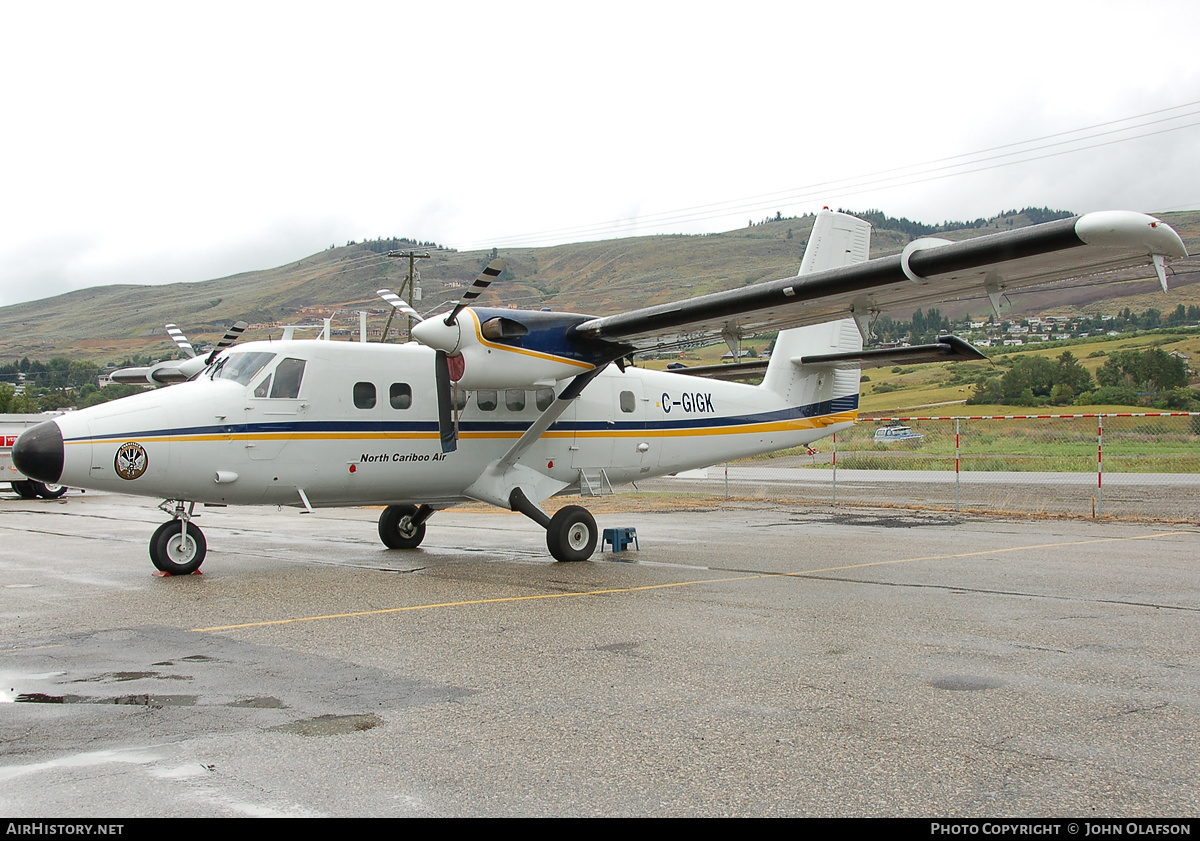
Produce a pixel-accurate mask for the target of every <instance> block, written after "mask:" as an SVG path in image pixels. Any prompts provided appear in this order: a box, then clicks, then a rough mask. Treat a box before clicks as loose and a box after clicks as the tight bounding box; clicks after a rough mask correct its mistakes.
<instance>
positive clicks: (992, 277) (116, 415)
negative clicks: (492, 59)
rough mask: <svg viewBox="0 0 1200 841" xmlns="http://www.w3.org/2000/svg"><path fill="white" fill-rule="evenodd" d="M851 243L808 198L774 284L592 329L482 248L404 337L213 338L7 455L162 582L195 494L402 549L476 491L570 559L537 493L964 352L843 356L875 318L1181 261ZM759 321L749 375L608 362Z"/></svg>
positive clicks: (632, 465) (188, 538)
mask: <svg viewBox="0 0 1200 841" xmlns="http://www.w3.org/2000/svg"><path fill="white" fill-rule="evenodd" d="M869 243H870V225H869V224H868V223H866V222H864V221H862V220H860V219H857V218H854V217H852V216H848V215H845V214H841V213H832V212H828V211H826V212H823V213H821V214H819V216H818V218H817V220H816V224H815V225H814V227H813V231H812V235H811V237H810V239H809V244H808V247H807V250H806V251H805V254H804V259H803V262H802V264H801V267H800V271H799V273H798V274H797V275H796V276H795V277H789V278H784V279H782V280H775V281H769V282H764V283H759V284H755V285H752V286H748V287H744V288H742V289H737V290H733V291H730V292H719V293H714V294H711V295H704V296H701V297H698V298H692V299H690V300H686V301H681V302H678V303H673V304H663V305H657V306H652V307H646V308H643V309H637V310H633V311H632V312H627V313H624V314H620V315H612V316H607V317H604V318H593V317H591V316H587V315H576V314H571V313H552V312H533V311H521V310H510V309H489V308H472V307H470V306H468V304H469V303H470V302H471V301H472V300H474V298H475V297H477V296H478V295H479V293H480V292H481V291H483V289H485V288H486V287H487V285H488V284H489V283H490V282H491V280H492V279H493V278H494V277H496V276H497V275H499V274H500V272H501V271H502V270H503V268H504V264H503V262H502V261H493V263H492V264H491V265H489V266H488V267H487V268H486V269H485V270H484V272H483V274H481V275H480V277H479V278H478V279H477V280H476V282H475V285H474V286H472V287H471V289H469V290H468V291H467V293H466V294H465V295H464V296H463V299H462V300H460V301H459V302H458V304H457V305H456V306H455V307H454V309H453V310H452V311H451V312H450V314H449V315H448V316H446V317H445V318H443V317H441V316H435V317H432V318H429V319H426V320H423V321H421V322H420V323H418V324H416V325H415V326H414V328H413V338H414V340H415V341H412V342H409V343H408V344H404V345H387V344H365V343H361V342H331V341H313V340H306V341H294V340H293V341H278V342H250V343H247V344H244V345H241V346H236V347H232V348H224V349H218V350H215V351H214V352H213V354H212V355H210V356H209V357H208V358H207V359H206V360H204V362H205V364H204V365H201V364H200V363H199V362H198V361H194V360H192V359H189V360H185V361H183V362H182V363H180V364H179V365H177V366H174V368H173V369H172V373H171V374H170V375H168V376H167V379H175V378H178V379H186V380H187V381H186V382H182V383H181V384H179V385H175V386H173V387H171V388H169V389H165V390H161V391H155V392H147V393H144V394H138V395H134V396H132V397H127V398H124V399H122V400H117V401H113V402H111V403H106V404H103V405H100V406H95V407H92V408H89V409H84V410H81V411H77V412H70V413H68V414H66V415H63V416H61V417H58V418H55V419H54V420H51V421H47V422H45V423H42V424H40V425H39V426H36V427H34V428H33V429H30V430H28V431H27V432H25V433H24V434H22V435H21V437H20V438H19V439H18V440H17V442H16V445H15V446H14V447H13V461H14V463H15V464H16V465H17V466H18V468H19V469H20V470H21V471H22V472H23V473H24V474H25V475H27V476H30V477H32V478H34V479H36V480H39V481H42V482H48V483H53V484H65V485H69V486H71V487H78V488H88V489H96V490H106V491H115V492H119V493H129V494H139V495H143V496H154V497H162V498H165V499H166V501H165V502H164V503H163V506H162V507H163V510H164V511H166V512H167V513H169V514H170V515H171V519H170V520H169V521H168V522H166V523H164V524H163V525H162V526H161V527H159V529H158V530H157V531H156V532H155V533H154V536H153V537H152V538H151V541H150V557H151V560H152V561H153V562H154V565H155V566H156V567H158V568H159V569H160V570H163V571H164V572H168V573H172V574H185V573H190V572H193V571H195V570H196V569H197V568H198V567H199V566H200V564H201V562H202V561H203V560H204V555H205V552H206V542H205V539H204V535H203V534H202V533H201V532H200V530H199V528H197V527H196V525H195V524H194V523H192V522H191V519H192V515H193V513H194V509H195V505H196V503H203V504H206V505H231V504H236V505H258V504H279V505H292V506H297V507H301V508H304V509H306V510H308V511H311V510H312V509H313V508H316V507H334V506H360V505H384V506H386V508H385V509H384V511H383V514H382V515H381V517H380V519H379V536H380V538H381V539H382V540H383V542H384V544H385V545H386V546H388V547H389V548H392V549H413V548H415V547H417V546H419V545H420V543H421V541H422V539H423V538H424V536H425V528H426V521H427V520H428V519H429V517H430V516H431V515H432V514H433V513H434V512H435V511H437V510H439V509H443V508H447V507H450V506H453V505H456V504H459V503H463V502H467V501H471V500H480V501H484V502H488V503H491V504H493V505H497V506H499V507H501V508H507V509H511V510H515V511H520V512H522V513H523V514H526V515H527V516H528V517H530V518H531V519H532V520H534V521H535V522H537V523H539V524H540V525H542V526H543V527H545V529H546V543H547V546H548V548H549V550H550V554H551V555H553V556H554V557H555V558H556V559H558V560H560V561H580V560H586V559H587V558H589V557H590V556H591V555H592V552H593V551H594V549H595V547H596V543H597V529H596V522H595V520H594V519H593V518H592V516H591V514H589V513H588V511H587V510H585V509H584V508H582V507H580V506H577V505H569V506H566V507H564V508H562V509H560V510H559V511H558V512H557V513H556V514H555V515H554V516H553V517H551V516H549V515H547V514H546V512H545V511H544V510H543V509H542V508H541V507H540V505H539V503H540V502H541V501H543V500H545V499H547V498H549V497H551V496H554V495H556V494H563V493H569V492H572V491H580V490H581V489H585V490H586V489H588V488H589V487H592V488H594V487H596V486H614V485H619V484H623V483H628V482H631V481H636V480H639V479H645V478H650V477H654V476H661V475H664V474H669V473H675V472H677V471H680V470H688V469H692V468H698V467H703V466H706V465H710V464H716V463H719V462H722V461H726V460H729V459H737V458H743V457H746V456H751V455H755V454H759V453H765V452H770V451H772V450H778V449H782V448H786V447H795V446H799V445H808V444H811V443H812V442H813V441H815V440H816V439H818V438H821V437H823V436H825V435H829V434H831V433H834V432H837V431H838V430H841V429H845V428H846V427H848V426H849V425H851V424H852V423H853V422H854V420H855V418H856V417H857V414H858V395H859V370H860V368H863V367H871V366H874V365H893V364H896V363H897V362H898V361H926V360H929V359H943V358H981V355H980V354H979V353H978V352H977V351H975V350H974V349H973V348H971V347H970V346H969V345H967V344H966V343H965V342H961V341H960V340H957V339H954V338H952V337H944V338H943V339H942V340H940V341H939V342H938V343H937V344H934V345H927V346H922V347H917V348H902V349H898V350H886V351H881V350H868V351H864V350H863V349H862V347H863V337H864V336H865V335H867V333H868V331H869V326H870V322H871V320H872V319H873V318H874V317H875V316H876V315H878V314H879V313H881V312H884V311H888V310H893V309H896V308H898V307H910V306H920V305H923V304H927V303H932V302H935V301H945V300H947V299H950V298H953V297H955V296H961V295H964V294H978V293H980V292H982V293H985V294H986V295H988V296H989V297H990V298H991V300H992V303H993V306H995V307H997V308H998V306H999V298H1000V295H1002V294H1003V293H1004V292H1005V291H1008V290H1014V289H1020V288H1024V287H1028V286H1033V285H1037V284H1042V283H1047V282H1050V281H1054V280H1060V279H1067V278H1073V277H1079V276H1083V275H1092V274H1096V273H1098V272H1102V271H1111V270H1116V269H1121V268H1126V267H1130V266H1140V265H1145V264H1147V263H1153V265H1154V267H1155V270H1156V272H1157V273H1158V276H1159V279H1160V282H1161V283H1162V285H1163V288H1164V289H1165V288H1166V261H1167V259H1171V258H1181V257H1185V256H1187V252H1186V249H1185V248H1184V245H1183V242H1182V241H1181V240H1180V238H1179V236H1178V235H1177V234H1176V233H1175V231H1174V230H1172V229H1171V228H1170V227H1169V226H1167V225H1165V224H1163V223H1162V222H1160V221H1158V220H1157V219H1154V218H1153V217H1150V216H1145V215H1142V214H1139V213H1130V212H1121V211H1117V212H1102V213H1089V214H1086V215H1084V216H1080V217H1075V218H1072V219H1064V220H1059V221H1055V222H1049V223H1046V224H1043V225H1037V226H1033V227H1029V228H1023V229H1019V230H1015V231H1009V232H1004V233H997V234H992V235H989V236H983V237H979V238H977V239H971V240H967V241H965V242H957V243H950V242H947V241H945V240H940V239H928V238H927V239H920V240H916V241H914V242H912V243H910V244H909V245H908V246H907V247H906V248H905V249H904V251H903V253H902V254H898V255H894V256H891V257H885V258H879V259H875V260H868V249H869ZM382 292H383V290H381V293H382ZM388 294H390V293H388ZM391 298H394V299H395V300H392V301H391V302H392V303H393V305H394V306H397V307H400V308H407V307H408V305H407V304H406V303H404V302H403V301H400V300H399V299H398V298H395V296H394V295H392V296H391ZM389 300H390V299H389ZM409 309H411V308H409ZM405 311H406V312H407V311H408V310H405ZM414 314H415V313H414ZM417 318H418V319H419V318H420V316H417ZM772 329H779V330H781V331H782V332H780V333H779V336H778V338H777V340H776V344H775V349H774V352H773V354H772V356H771V359H770V361H769V362H768V363H766V365H765V376H764V378H763V380H762V383H761V385H757V386H753V385H746V384H743V383H735V382H722V381H715V380H709V379H701V378H697V377H694V376H687V375H686V374H694V373H697V369H685V370H684V371H683V372H679V373H676V372H666V371H650V370H645V369H638V368H633V367H628V366H626V364H625V360H626V359H628V358H629V357H630V356H631V355H632V354H634V353H637V352H641V351H646V350H650V349H655V348H665V347H674V346H678V345H680V344H682V343H685V342H690V341H696V340H697V339H698V338H700V337H705V336H711V335H714V334H716V335H721V336H723V337H724V338H725V339H726V340H727V341H728V342H730V344H731V345H734V346H736V342H737V340H738V338H740V337H741V336H745V335H751V334H758V333H762V332H765V331H768V330H772ZM722 368H723V370H725V371H728V370H729V369H730V368H731V366H722ZM201 369H202V370H201ZM701 373H703V372H701ZM147 380H148V381H156V380H157V378H156V377H154V376H153V374H150V375H149V376H147Z"/></svg>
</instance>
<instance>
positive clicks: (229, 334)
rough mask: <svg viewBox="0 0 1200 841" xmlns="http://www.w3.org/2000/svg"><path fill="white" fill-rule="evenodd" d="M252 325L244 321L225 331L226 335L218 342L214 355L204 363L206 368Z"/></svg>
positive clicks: (210, 355)
mask: <svg viewBox="0 0 1200 841" xmlns="http://www.w3.org/2000/svg"><path fill="white" fill-rule="evenodd" d="M249 326H250V325H249V324H247V323H246V322H244V321H239V322H237V323H235V324H234V325H233V326H232V327H230V328H229V329H228V330H226V331H225V335H224V336H222V337H221V341H219V342H217V346H216V347H215V348H213V351H212V353H210V354H209V355H208V360H207V361H206V362H205V363H204V364H205V365H206V366H207V365H211V364H212V361H213V360H214V359H216V358H217V354H218V353H220V352H221V351H223V350H225V348H227V347H229V346H230V345H232V344H233V343H234V342H236V341H237V340H238V336H240V335H242V333H244V332H245V330H246V328H247V327H249Z"/></svg>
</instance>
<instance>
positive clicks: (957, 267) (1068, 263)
mask: <svg viewBox="0 0 1200 841" xmlns="http://www.w3.org/2000/svg"><path fill="white" fill-rule="evenodd" d="M820 217H827V219H826V225H825V227H828V226H829V225H830V223H836V221H837V217H843V218H846V219H853V217H847V216H846V215H845V214H836V213H831V212H829V211H824V212H823V213H822V214H820V216H819V217H818V220H817V225H818V226H822V219H821V218H820ZM829 217H832V218H829ZM855 221H858V220H855ZM814 230H815V229H814ZM847 251H849V249H847ZM1186 256H1187V250H1186V249H1185V248H1184V245H1183V241H1182V240H1181V239H1180V238H1179V235H1178V234H1176V233H1175V231H1174V230H1172V229H1171V227H1170V226H1168V225H1166V224H1165V223H1163V222H1160V221H1159V220H1157V219H1155V218H1154V217H1152V216H1146V215H1145V214H1141V213H1133V212H1128V211H1103V212H1099V213H1088V214H1084V215H1083V216H1076V217H1073V218H1071V219H1061V220H1058V221H1054V222H1046V223H1044V224H1041V225H1034V226H1031V227H1028V228H1020V229H1018V230H1015V231H1005V232H1003V233H996V234H990V235H987V236H982V237H978V238H976V239H971V240H966V241H963V242H953V243H952V242H947V241H946V240H940V239H919V240H915V241H913V242H911V243H909V245H908V246H907V247H906V248H905V249H904V252H903V253H902V254H896V255H892V256H891V257H881V258H878V259H875V260H868V261H865V262H859V263H855V264H852V265H844V266H839V267H837V268H831V269H824V270H817V271H813V272H810V273H803V271H802V273H801V274H798V275H796V276H795V277H789V278H783V279H782V280H773V281H767V282H764V283H758V284H754V285H753V286H747V287H744V288H742V289H735V290H732V291H729V292H715V293H712V294H710V295H702V296H700V297H697V298H691V299H688V300H685V301H679V302H676V303H671V304H659V305H656V306H652V307H645V308H642V309H637V310H633V311H631V312H627V313H622V314H619V315H610V316H605V317H602V318H593V319H590V320H588V321H585V322H583V323H581V324H579V325H578V326H576V327H575V328H574V329H573V331H572V332H573V333H575V334H576V335H578V336H580V337H586V338H589V339H594V340H601V341H611V342H622V343H626V344H629V345H633V346H635V347H637V348H639V349H648V348H653V347H660V346H668V345H674V344H678V343H680V342H686V341H691V340H694V339H696V338H699V337H706V336H711V335H714V334H720V335H724V336H726V337H730V336H735V337H736V336H748V335H753V334H757V333H765V332H770V331H775V330H782V329H785V328H789V327H801V326H804V325H807V324H819V323H822V322H826V321H833V320H836V319H839V318H846V317H848V316H853V317H854V318H855V320H856V321H857V322H858V324H859V329H860V330H862V331H863V332H866V330H867V325H868V324H869V322H870V320H871V319H872V318H874V317H875V316H876V315H878V314H879V313H882V312H887V311H889V310H894V309H897V308H901V307H913V306H922V305H925V304H932V303H938V302H945V301H948V300H953V299H954V298H955V297H960V296H962V295H964V294H968V293H976V294H978V293H985V294H987V295H988V297H990V298H991V299H992V303H993V306H996V305H997V304H998V301H999V297H1000V296H1001V295H1002V294H1003V293H1005V292H1006V291H1011V290H1016V289H1024V288H1028V287H1032V286H1038V285H1041V284H1045V283H1051V282H1054V281H1058V280H1065V279H1069V278H1077V277H1085V276H1091V275H1095V274H1099V273H1102V272H1110V271H1116V270H1119V269H1124V268H1130V267H1134V266H1143V265H1147V264H1151V263H1152V264H1153V265H1154V267H1155V270H1156V271H1157V273H1158V276H1159V280H1160V282H1161V283H1162V285H1163V288H1164V289H1165V288H1166V274H1165V266H1166V261H1167V260H1168V259H1174V258H1181V257H1186Z"/></svg>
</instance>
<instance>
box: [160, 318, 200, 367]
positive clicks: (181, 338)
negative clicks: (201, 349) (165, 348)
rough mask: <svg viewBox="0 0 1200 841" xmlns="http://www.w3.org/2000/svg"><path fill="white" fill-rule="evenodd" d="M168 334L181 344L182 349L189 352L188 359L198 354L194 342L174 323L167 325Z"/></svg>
mask: <svg viewBox="0 0 1200 841" xmlns="http://www.w3.org/2000/svg"><path fill="white" fill-rule="evenodd" d="M167 335H168V336H170V337H171V338H172V339H174V340H175V344H176V345H178V346H179V349H180V350H182V351H183V352H184V353H186V354H187V356H188V359H191V358H192V357H193V356H195V355H196V351H195V349H194V348H192V343H191V342H189V341H188V340H187V336H185V335H183V331H182V330H180V329H179V328H178V327H176V326H175V325H174V324H168V325H167Z"/></svg>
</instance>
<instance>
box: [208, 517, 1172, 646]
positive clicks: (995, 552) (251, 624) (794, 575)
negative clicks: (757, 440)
mask: <svg viewBox="0 0 1200 841" xmlns="http://www.w3.org/2000/svg"><path fill="white" fill-rule="evenodd" d="M1191 533H1192V532H1186V531H1165V532H1159V533H1157V534H1142V535H1138V536H1136V537H1105V538H1098V539H1096V540H1077V541H1073V542H1070V543H1034V544H1030V545H1028V546H1011V547H1009V548H1007V549H985V550H982V551H979V552H960V553H958V554H954V555H925V556H922V557H917V558H897V559H896V560H893V561H867V562H864V563H861V564H844V565H842V566H835V567H822V568H820V569H805V570H797V571H795V572H761V573H754V574H751V575H734V576H727V577H724V578H701V579H697V580H695V581H675V582H672V583H670V584H645V585H642V586H640V587H614V588H612V589H606V590H582V591H580V592H578V593H542V594H539V595H535V596H499V597H497V598H494V599H468V600H465V601H457V602H436V603H432V604H414V605H407V606H405V607H385V608H380V609H377V610H359V611H354V612H352V613H326V614H323V615H321V616H296V617H293V618H291V619H269V620H266V621H264V622H243V623H241V624H238V625H216V626H213V627H211V628H192V629H191V630H190V631H189V633H194V634H199V633H207V632H209V631H236V630H238V629H239V628H265V627H268V626H271V625H290V624H293V623H296V622H320V621H322V620H326V619H352V618H355V617H359V616H383V615H385V614H389V613H404V612H406V611H410V610H438V609H441V608H446V607H470V606H472V605H481V604H505V603H511V602H532V601H539V600H542V599H577V598H581V597H586V596H612V595H618V594H621V593H641V592H645V591H647V590H666V589H669V588H671V587H695V586H698V585H702V584H727V583H729V582H733V581H754V580H756V579H765V578H800V577H803V576H806V575H821V574H826V573H830V572H845V571H846V570H851V569H866V568H868V567H880V566H891V565H895V564H911V563H916V562H918V561H947V560H954V559H956V558H975V557H979V556H980V555H999V554H1004V553H1007V552H1026V551H1029V550H1031V549H1058V548H1065V547H1068V546H1094V545H1096V544H1098V543H1126V542H1129V541H1133V540H1153V539H1154V538H1156V537H1173V536H1175V535H1180V534H1191Z"/></svg>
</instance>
